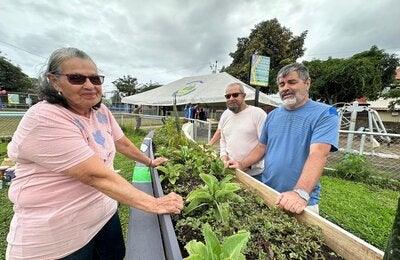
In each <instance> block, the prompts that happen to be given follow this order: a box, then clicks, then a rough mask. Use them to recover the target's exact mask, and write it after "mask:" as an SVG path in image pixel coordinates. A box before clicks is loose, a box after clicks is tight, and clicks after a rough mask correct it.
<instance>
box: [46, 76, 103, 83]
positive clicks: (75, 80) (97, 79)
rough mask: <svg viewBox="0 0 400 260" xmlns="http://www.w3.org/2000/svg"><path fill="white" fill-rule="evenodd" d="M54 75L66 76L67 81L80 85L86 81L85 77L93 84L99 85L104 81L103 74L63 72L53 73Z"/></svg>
mask: <svg viewBox="0 0 400 260" xmlns="http://www.w3.org/2000/svg"><path fill="white" fill-rule="evenodd" d="M54 74H56V75H62V76H66V77H67V79H68V82H69V83H71V84H72V85H82V84H84V83H85V82H86V79H89V80H90V82H91V83H92V84H93V85H101V84H103V82H104V76H100V75H93V76H85V75H82V74H63V73H54Z"/></svg>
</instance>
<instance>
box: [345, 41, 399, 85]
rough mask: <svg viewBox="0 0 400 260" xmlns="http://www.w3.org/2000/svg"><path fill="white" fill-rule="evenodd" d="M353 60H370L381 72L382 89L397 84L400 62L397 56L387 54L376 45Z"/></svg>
mask: <svg viewBox="0 0 400 260" xmlns="http://www.w3.org/2000/svg"><path fill="white" fill-rule="evenodd" d="M352 58H355V59H363V58H366V59H368V60H370V61H371V62H372V63H373V64H374V66H375V68H376V69H378V70H379V71H380V81H381V82H382V88H384V87H390V86H391V85H392V84H393V83H394V82H395V74H396V68H397V67H398V66H399V61H400V60H399V58H398V57H397V56H396V54H389V53H386V52H385V50H383V49H381V50H380V49H379V48H378V47H377V46H376V45H373V46H372V47H371V49H370V50H368V51H364V52H360V53H358V54H355V55H354V56H353V57H352ZM381 91H382V89H381Z"/></svg>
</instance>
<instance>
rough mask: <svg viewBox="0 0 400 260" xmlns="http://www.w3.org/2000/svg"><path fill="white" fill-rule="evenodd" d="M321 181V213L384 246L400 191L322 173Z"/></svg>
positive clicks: (375, 243)
mask: <svg viewBox="0 0 400 260" xmlns="http://www.w3.org/2000/svg"><path fill="white" fill-rule="evenodd" d="M321 184H322V192H321V202H320V211H321V216H323V217H325V218H326V219H328V220H330V221H331V222H333V223H335V224H337V225H339V226H341V227H342V228H344V229H345V230H347V231H349V232H350V233H353V234H354V235H356V236H358V237H359V238H361V239H363V240H365V241H367V242H368V243H370V244H372V245H374V246H376V247H377V248H379V249H381V250H383V249H384V248H385V246H386V242H387V238H388V236H389V233H390V230H391V227H392V224H393V220H394V216H395V213H396V209H397V201H398V198H399V196H400V195H399V193H398V192H397V191H393V190H388V189H383V188H379V187H377V186H372V185H367V184H364V183H358V182H352V181H346V180H343V179H338V178H334V177H330V176H323V177H322V179H321Z"/></svg>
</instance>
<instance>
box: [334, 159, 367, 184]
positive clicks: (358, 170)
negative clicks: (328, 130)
mask: <svg viewBox="0 0 400 260" xmlns="http://www.w3.org/2000/svg"><path fill="white" fill-rule="evenodd" d="M335 168H336V170H337V171H336V175H337V176H338V177H340V178H343V179H347V180H354V181H363V180H366V179H368V177H370V175H371V174H372V166H371V164H370V163H369V162H368V160H367V157H365V156H364V155H358V154H352V153H346V154H345V155H344V158H343V160H341V161H340V162H339V163H338V164H336V165H335Z"/></svg>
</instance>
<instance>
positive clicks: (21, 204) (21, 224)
mask: <svg viewBox="0 0 400 260" xmlns="http://www.w3.org/2000/svg"><path fill="white" fill-rule="evenodd" d="M122 136H123V132H122V130H121V128H120V127H119V126H118V124H117V122H116V121H115V119H114V117H113V116H112V114H111V112H110V111H109V110H108V109H107V108H106V107H105V106H104V105H102V106H101V107H100V108H99V109H98V110H92V111H91V114H90V118H86V117H82V116H79V115H77V114H74V113H72V112H71V111H69V110H67V109H65V108H63V107H61V106H58V105H52V104H49V103H47V102H45V101H44V102H39V103H38V104H36V105H34V106H32V107H31V108H30V109H29V110H28V111H27V113H26V114H25V115H24V117H23V119H22V120H21V122H20V124H19V126H18V129H17V131H16V132H15V133H14V136H13V138H12V141H11V142H10V144H9V145H8V156H9V157H10V158H11V159H12V160H14V161H16V162H17V165H16V173H15V175H16V177H15V179H14V180H13V181H12V184H11V186H10V189H9V198H10V200H11V201H12V202H13V203H14V216H13V219H12V221H11V224H10V231H9V233H8V236H7V242H8V247H7V253H6V256H7V257H6V258H7V259H9V260H11V259H58V258H61V257H64V256H66V255H69V254H71V253H73V252H74V251H76V250H78V249H79V248H81V247H83V246H84V245H85V244H87V243H88V242H89V241H90V240H91V239H92V238H93V237H94V236H95V234H96V233H97V232H98V231H99V230H100V229H101V228H102V227H103V226H104V225H105V224H106V223H107V221H108V220H109V219H110V218H111V217H112V216H113V214H114V213H115V212H116V210H117V202H116V201H115V200H113V199H111V198H109V197H107V196H106V195H104V194H103V193H101V192H99V191H98V190H96V189H95V188H93V187H91V186H89V185H86V184H83V183H82V182H80V181H78V180H76V179H74V178H72V177H69V176H67V175H64V174H62V173H61V172H62V171H64V170H66V169H69V168H71V167H73V166H75V165H77V164H79V163H81V162H83V161H85V160H87V159H88V158H89V157H91V156H93V155H97V156H98V157H99V158H101V159H102V160H103V161H104V163H105V164H106V165H107V166H108V167H109V168H111V169H113V160H114V155H115V144H114V142H115V141H116V140H118V139H120V138H122ZM110 243H112V241H110Z"/></svg>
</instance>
